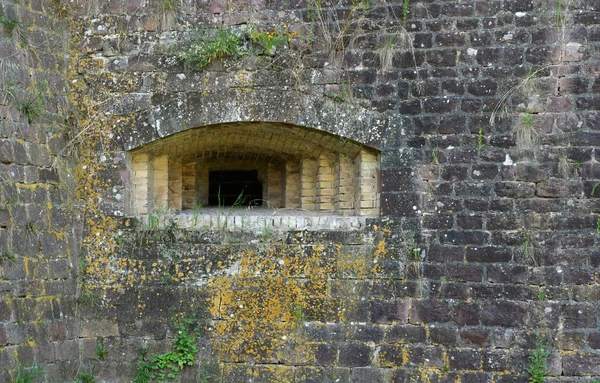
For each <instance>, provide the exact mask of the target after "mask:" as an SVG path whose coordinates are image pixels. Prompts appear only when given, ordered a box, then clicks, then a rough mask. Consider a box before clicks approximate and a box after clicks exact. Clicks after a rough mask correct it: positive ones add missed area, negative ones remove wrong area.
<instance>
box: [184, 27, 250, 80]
mask: <svg viewBox="0 0 600 383" xmlns="http://www.w3.org/2000/svg"><path fill="white" fill-rule="evenodd" d="M241 42H242V37H241V36H240V34H239V33H237V32H236V31H234V30H233V29H231V28H229V29H218V30H217V31H216V33H215V36H214V38H213V39H212V40H210V41H206V40H197V41H195V42H194V43H192V45H191V46H190V47H189V48H188V49H187V50H186V51H183V52H177V53H176V55H177V57H178V58H179V59H180V60H181V61H183V62H184V63H185V64H186V65H187V66H188V67H189V68H190V69H192V70H200V69H202V68H204V67H205V66H207V65H208V64H210V63H211V62H213V61H214V60H216V59H220V58H225V57H233V58H237V57H240V56H242V55H243V54H244V53H243V52H242V51H241V50H240V44H241Z"/></svg>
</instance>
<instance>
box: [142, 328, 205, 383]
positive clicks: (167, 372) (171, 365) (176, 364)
mask: <svg viewBox="0 0 600 383" xmlns="http://www.w3.org/2000/svg"><path fill="white" fill-rule="evenodd" d="M193 325H194V323H193V322H192V321H189V320H181V321H180V322H179V323H178V324H177V325H176V326H175V332H176V333H175V338H174V339H173V346H172V351H169V352H166V353H164V354H160V355H156V356H153V357H152V358H150V359H146V355H147V353H148V351H147V350H146V349H143V350H142V355H141V356H140V358H139V361H138V365H137V371H138V373H137V376H136V378H135V379H134V383H147V382H150V381H153V380H156V381H158V382H159V383H164V382H166V381H169V380H174V379H176V378H177V375H178V373H179V372H180V371H181V370H182V369H184V368H185V367H187V366H192V365H194V362H195V360H196V352H197V351H198V348H197V347H196V344H195V342H196V333H195V331H194V330H193V328H192V327H193Z"/></svg>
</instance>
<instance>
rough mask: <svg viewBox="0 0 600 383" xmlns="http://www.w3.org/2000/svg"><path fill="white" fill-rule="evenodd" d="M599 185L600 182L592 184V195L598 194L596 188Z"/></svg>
mask: <svg viewBox="0 0 600 383" xmlns="http://www.w3.org/2000/svg"><path fill="white" fill-rule="evenodd" d="M598 185H600V182H596V183H595V184H594V186H592V194H591V197H593V196H594V195H596V188H597V187H598Z"/></svg>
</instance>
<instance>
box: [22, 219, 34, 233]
mask: <svg viewBox="0 0 600 383" xmlns="http://www.w3.org/2000/svg"><path fill="white" fill-rule="evenodd" d="M25 229H27V231H28V232H30V233H33V234H37V226H36V224H35V222H33V221H27V223H26V224H25Z"/></svg>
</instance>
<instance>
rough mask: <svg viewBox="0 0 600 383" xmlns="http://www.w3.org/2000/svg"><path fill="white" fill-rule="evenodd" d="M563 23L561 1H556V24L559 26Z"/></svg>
mask: <svg viewBox="0 0 600 383" xmlns="http://www.w3.org/2000/svg"><path fill="white" fill-rule="evenodd" d="M563 21H564V15H563V2H562V0H558V3H557V4H556V23H557V24H559V25H560V24H561V23H562V22H563Z"/></svg>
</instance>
